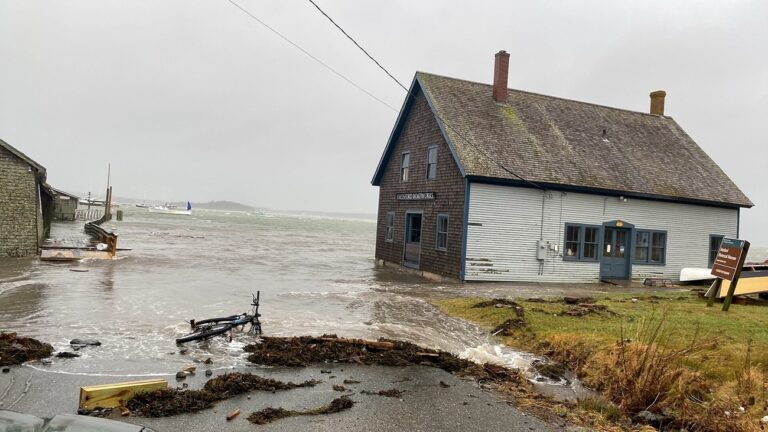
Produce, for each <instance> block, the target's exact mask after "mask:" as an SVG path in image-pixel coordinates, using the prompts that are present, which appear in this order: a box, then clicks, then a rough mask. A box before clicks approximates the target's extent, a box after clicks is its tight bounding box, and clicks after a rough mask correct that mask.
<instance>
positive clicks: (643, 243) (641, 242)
mask: <svg viewBox="0 0 768 432" xmlns="http://www.w3.org/2000/svg"><path fill="white" fill-rule="evenodd" d="M666 261H667V233H666V232H665V231H652V230H636V231H635V257H634V262H635V263H637V264H664V263H666Z"/></svg>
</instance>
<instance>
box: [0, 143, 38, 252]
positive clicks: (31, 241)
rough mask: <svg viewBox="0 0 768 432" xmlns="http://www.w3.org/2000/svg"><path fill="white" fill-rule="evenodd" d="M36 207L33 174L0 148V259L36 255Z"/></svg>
mask: <svg viewBox="0 0 768 432" xmlns="http://www.w3.org/2000/svg"><path fill="white" fill-rule="evenodd" d="M38 205H39V197H38V188H37V179H36V177H35V171H34V170H32V171H30V165H29V164H27V163H26V162H25V161H23V160H22V159H20V158H19V157H17V156H16V155H14V154H13V153H11V152H10V151H8V150H7V149H5V148H4V147H3V146H2V145H0V257H3V256H29V255H35V254H36V253H37V247H38V232H41V231H40V230H41V229H42V227H41V226H38V222H40V223H41V222H42V218H41V217H38V212H39V208H38Z"/></svg>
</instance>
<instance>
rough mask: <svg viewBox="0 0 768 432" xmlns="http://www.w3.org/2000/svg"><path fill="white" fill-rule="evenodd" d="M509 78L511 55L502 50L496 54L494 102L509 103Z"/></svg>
mask: <svg viewBox="0 0 768 432" xmlns="http://www.w3.org/2000/svg"><path fill="white" fill-rule="evenodd" d="M508 77H509V53H507V52H506V51H504V50H501V51H499V52H497V53H496V63H495V65H494V67H493V100H495V101H496V102H499V103H507V78H508Z"/></svg>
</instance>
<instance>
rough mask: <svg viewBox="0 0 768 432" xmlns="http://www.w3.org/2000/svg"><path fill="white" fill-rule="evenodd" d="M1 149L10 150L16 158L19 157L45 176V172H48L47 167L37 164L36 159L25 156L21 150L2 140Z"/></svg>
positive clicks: (0, 140) (0, 142) (0, 141)
mask: <svg viewBox="0 0 768 432" xmlns="http://www.w3.org/2000/svg"><path fill="white" fill-rule="evenodd" d="M0 147H3V148H4V149H6V150H8V151H9V152H11V153H12V154H14V155H15V156H16V157H18V158H19V159H21V160H23V161H24V162H26V163H27V164H29V165H30V166H31V167H32V168H34V169H35V170H37V171H38V172H39V173H41V174H42V175H43V176H45V172H46V171H45V167H44V166H42V165H40V164H39V163H37V162H35V160H34V159H32V158H31V157H29V156H27V155H25V154H24V153H22V152H21V151H20V150H18V149H17V148H15V147H14V146H12V145H10V144H8V143H7V142H5V141H3V140H2V139H0Z"/></svg>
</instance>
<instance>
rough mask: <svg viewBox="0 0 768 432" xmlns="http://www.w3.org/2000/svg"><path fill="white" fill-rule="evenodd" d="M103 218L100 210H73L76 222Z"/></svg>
mask: <svg viewBox="0 0 768 432" xmlns="http://www.w3.org/2000/svg"><path fill="white" fill-rule="evenodd" d="M102 216H104V210H102V209H95V208H93V209H77V210H75V219H76V220H86V221H87V220H96V219H101V217H102Z"/></svg>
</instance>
